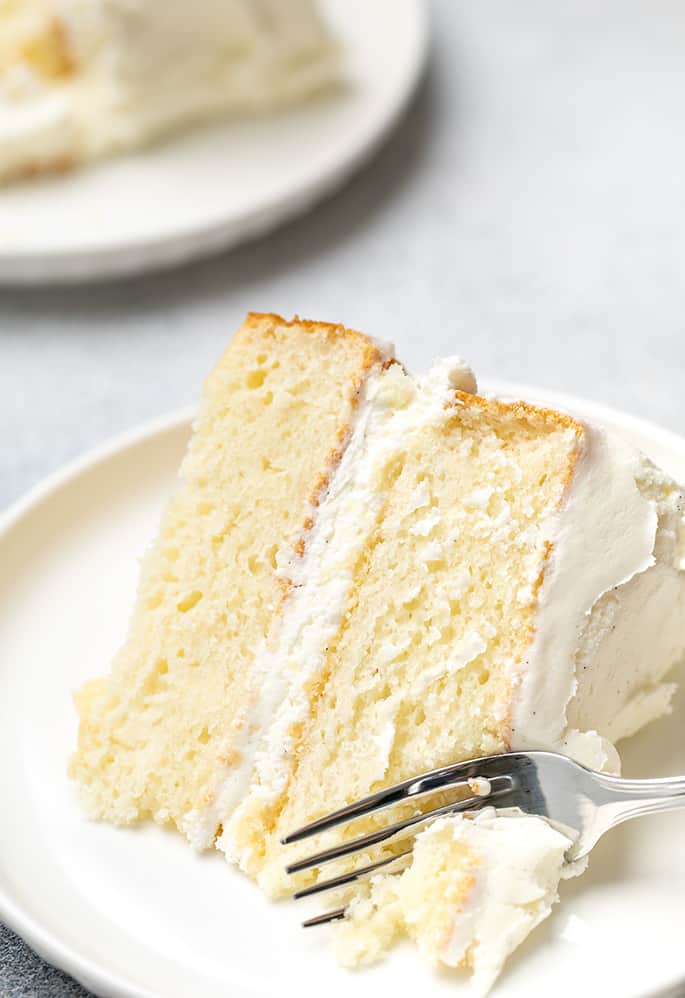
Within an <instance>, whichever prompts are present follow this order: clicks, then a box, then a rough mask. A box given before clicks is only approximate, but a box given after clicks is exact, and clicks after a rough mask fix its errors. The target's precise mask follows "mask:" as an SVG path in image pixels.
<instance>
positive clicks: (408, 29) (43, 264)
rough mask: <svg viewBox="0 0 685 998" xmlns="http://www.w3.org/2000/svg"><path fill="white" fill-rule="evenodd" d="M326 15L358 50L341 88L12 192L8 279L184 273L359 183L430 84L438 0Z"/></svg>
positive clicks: (3, 249) (391, 1) (4, 242)
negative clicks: (431, 5) (365, 165)
mask: <svg viewBox="0 0 685 998" xmlns="http://www.w3.org/2000/svg"><path fill="white" fill-rule="evenodd" d="M324 9H325V13H326V14H327V16H328V19H329V21H330V23H331V25H332V27H333V29H334V30H335V31H336V33H337V34H338V36H339V37H340V38H341V39H342V41H343V44H344V46H345V54H346V61H345V81H346V82H345V86H344V88H342V89H341V92H340V93H338V94H335V95H329V96H325V97H321V98H320V99H318V100H315V101H312V102H310V103H307V104H304V105H303V106H301V107H297V108H293V109H291V110H288V111H286V112H284V113H281V114H277V115H272V116H268V117H264V118H259V119H255V118H251V119H245V120H240V121H232V122H225V123H222V124H217V125H214V126H209V127H205V128H201V129H197V130H195V131H193V132H189V133H185V134H183V135H181V136H179V137H177V138H173V139H170V140H169V141H167V142H165V143H162V144H159V145H157V146H153V147H151V148H150V149H148V150H145V151H143V152H140V153H138V154H136V155H130V156H125V157H119V158H116V159H112V160H109V161H106V162H103V163H102V164H99V165H96V166H92V167H89V168H86V169H82V170H78V171H76V172H73V173H70V174H68V175H66V176H64V177H58V178H51V179H44V180H40V181H37V182H32V183H28V184H23V185H20V186H12V187H7V188H4V189H1V190H0V281H2V282H5V283H27V284H30V283H39V282H44V281H49V282H55V281H73V280H84V279H89V278H99V277H111V276H115V275H121V274H130V273H135V272H142V271H144V270H148V269H152V268H157V267H164V266H170V265H172V264H175V263H180V262H182V261H185V260H188V259H190V258H192V257H197V256H201V255H203V254H207V253H210V252H212V251H215V250H218V249H220V248H226V247H228V246H231V245H234V244H235V243H238V242H239V241H241V240H244V239H246V238H248V237H251V236H254V235H257V234H261V233H264V232H266V231H267V230H268V229H271V228H273V227H274V226H276V225H277V224H279V223H280V222H282V221H284V220H285V219H287V218H290V217H292V216H294V215H296V214H298V213H300V212H302V211H304V210H305V209H307V208H309V207H311V205H313V204H314V203H315V202H316V201H317V200H318V199H319V198H321V197H322V196H323V195H325V194H327V193H329V192H330V191H331V190H332V189H333V188H334V187H336V186H338V185H339V184H341V183H342V182H343V181H344V180H346V179H347V177H348V176H349V175H350V174H351V173H352V171H353V170H354V169H355V168H356V167H357V166H359V165H360V164H361V163H362V162H363V161H364V160H365V159H367V158H368V157H369V156H370V155H371V154H372V153H373V152H374V151H375V149H376V148H377V146H378V145H379V143H380V142H381V141H382V140H383V138H384V137H385V136H386V135H387V133H388V132H389V130H390V128H391V127H392V126H393V124H394V123H395V121H396V120H397V118H398V117H399V115H400V114H401V113H402V111H403V110H404V108H405V106H406V104H407V101H408V100H409V98H410V97H411V95H412V93H413V91H414V89H415V87H416V84H417V82H418V79H419V77H420V74H421V70H422V68H423V65H424V63H425V57H426V52H427V47H428V30H427V13H426V7H425V3H424V0H373V3H369V2H368V0H325V3H324Z"/></svg>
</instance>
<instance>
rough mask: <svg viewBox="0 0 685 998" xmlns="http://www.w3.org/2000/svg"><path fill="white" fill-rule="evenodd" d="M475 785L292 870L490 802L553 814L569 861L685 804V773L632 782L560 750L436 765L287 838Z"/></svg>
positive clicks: (343, 880)
mask: <svg viewBox="0 0 685 998" xmlns="http://www.w3.org/2000/svg"><path fill="white" fill-rule="evenodd" d="M460 787H464V788H466V787H468V788H470V789H471V796H470V797H466V798H465V799H463V800H460V801H457V802H453V803H449V804H445V805H443V806H441V807H438V808H435V809H433V810H432V811H425V812H420V813H417V814H414V815H413V816H412V817H410V818H406V819H405V820H403V821H397V822H395V823H393V824H390V825H387V826H386V827H384V828H381V829H379V830H377V831H374V832H371V833H369V834H368V835H363V836H361V837H359V838H355V839H351V840H349V841H346V842H342V843H340V844H339V845H336V846H333V847H332V848H330V849H325V850H323V851H322V852H318V853H315V854H314V855H312V856H307V857H306V858H304V859H300V860H297V861H296V862H294V863H291V864H290V865H289V866H287V867H286V870H287V872H288V873H290V874H292V873H299V872H300V871H302V870H310V869H313V868H319V867H322V866H324V865H325V864H326V863H330V862H332V861H333V860H336V859H341V858H342V857H344V856H352V855H353V854H354V853H356V852H359V851H361V850H365V849H368V848H370V847H372V846H375V845H378V844H380V843H381V842H387V841H388V840H390V839H394V838H396V837H401V836H402V835H403V834H406V833H408V832H412V831H414V830H415V829H416V830H418V828H419V827H420V826H421V825H422V824H424V823H425V822H427V821H431V820H432V819H434V818H437V817H439V816H440V815H444V814H456V813H458V812H464V811H478V810H480V809H481V808H483V807H496V808H508V807H518V808H520V809H521V810H522V811H525V812H527V813H528V814H536V815H539V816H540V817H542V818H546V819H547V820H548V821H549V822H550V823H551V824H553V825H554V826H555V827H556V828H558V829H559V830H560V831H562V832H563V833H564V834H565V835H567V836H568V837H569V838H570V839H571V840H572V841H573V845H572V846H571V847H570V848H569V850H568V852H567V854H566V858H567V860H568V861H569V862H573V861H575V860H579V859H582V858H583V857H585V856H587V854H588V853H589V852H590V850H591V849H592V847H593V846H594V845H595V844H596V842H597V841H598V840H599V839H600V838H601V836H602V835H604V833H605V832H607V831H609V829H610V828H614V827H615V826H616V825H619V824H621V822H623V821H627V820H628V819H629V818H638V817H640V816H641V815H643V814H652V813H654V812H655V811H674V810H676V809H678V808H685V776H676V777H666V778H665V779H655V780H626V779H623V778H621V777H618V776H607V775H606V774H604V773H596V772H593V771H592V770H590V769H585V767H584V766H580V765H579V764H578V763H576V762H573V761H572V760H571V759H568V758H567V757H566V756H563V755H557V754H556V753H555V752H509V753H507V754H504V755H493V756H486V757H485V758H482V759H472V760H470V761H468V762H460V763H457V764H456V765H454V766H445V767H443V768H442V769H434V770H431V771H430V772H428V773H423V774H422V775H421V776H416V777H414V778H413V779H411V780H405V781H404V782H403V783H397V784H395V786H392V787H387V788H386V789H385V790H381V791H379V792H378V793H375V794H371V796H370V797H364V798H363V800H360V801H357V802H356V803H353V804H348V805H347V806H346V807H342V808H340V809H339V810H338V811H333V812H332V814H328V815H325V816H324V817H323V818H319V819H318V820H317V821H313V822H312V823H311V824H309V825H305V827H304V828H300V829H298V830H297V831H295V832H292V833H291V834H290V835H286V837H285V838H284V839H283V840H282V841H283V844H284V845H287V844H288V843H291V842H299V841H301V840H303V839H307V838H309V837H310V836H312V835H317V834H319V833H321V832H325V831H328V830H329V829H331V828H335V827H337V826H338V825H343V824H347V823H348V822H351V821H356V820H357V819H358V818H363V817H365V816H367V815H369V814H373V813H374V812H376V811H381V810H383V809H384V808H387V807H391V806H392V805H393V804H398V803H400V802H406V801H411V800H413V799H414V798H418V797H425V796H426V795H427V794H431V793H435V792H436V791H439V790H441V791H444V790H451V789H457V788H460ZM410 855H411V846H410V847H409V848H407V849H404V850H403V851H402V852H399V853H396V854H395V855H393V856H390V857H386V858H384V859H381V860H379V861H378V862H376V863H370V864H368V865H366V866H363V867H360V868H358V869H356V870H353V871H352V872H350V873H344V874H341V875H340V876H337V877H333V878H331V879H330V880H324V881H322V882H319V883H315V884H313V885H312V886H311V887H305V888H304V889H303V890H300V891H297V892H296V893H295V894H294V895H293V896H294V897H295V898H302V897H307V896H308V895H311V894H319V893H321V892H322V891H327V890H331V889H333V888H336V887H343V886H345V885H346V884H350V883H352V882H354V881H356V880H359V879H360V878H362V877H365V876H369V875H370V874H372V873H374V872H375V871H377V870H379V869H381V868H383V867H388V866H390V865H391V864H394V863H397V862H398V861H400V860H404V861H405V863H406V861H407V857H408V856H410ZM344 915H345V909H344V908H337V909H336V910H335V911H328V912H324V914H322V915H317V916H316V917H315V918H310V919H307V921H306V922H303V923H302V924H303V925H305V926H311V925H322V924H323V923H325V922H331V921H335V920H336V919H339V918H343V917H344Z"/></svg>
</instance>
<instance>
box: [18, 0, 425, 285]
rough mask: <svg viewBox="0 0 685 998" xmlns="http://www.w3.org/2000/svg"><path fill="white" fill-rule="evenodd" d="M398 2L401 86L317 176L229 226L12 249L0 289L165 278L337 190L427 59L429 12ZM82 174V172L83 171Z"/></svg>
mask: <svg viewBox="0 0 685 998" xmlns="http://www.w3.org/2000/svg"><path fill="white" fill-rule="evenodd" d="M336 2H338V0H336ZM405 2H406V4H407V8H406V9H407V11H408V12H409V16H410V17H411V18H412V19H413V47H412V50H411V53H410V58H408V59H407V63H406V71H405V73H404V77H403V80H402V85H401V86H400V87H399V88H398V89H397V92H396V93H395V94H394V97H393V100H392V101H391V102H389V103H386V104H384V106H383V108H382V113H381V114H380V115H379V116H378V117H377V118H375V119H374V121H373V122H372V124H371V126H370V127H368V128H367V129H366V130H364V131H361V132H360V133H359V134H358V136H356V138H354V139H353V141H352V142H350V143H347V144H346V145H345V146H342V147H341V149H340V153H339V156H338V157H337V159H336V160H334V161H333V162H332V163H331V164H330V165H328V166H326V167H324V168H322V170H321V172H320V173H319V174H318V175H315V176H314V177H310V178H306V179H304V180H299V181H298V182H297V184H293V185H292V187H291V188H290V189H289V190H278V191H275V192H272V193H271V194H270V195H269V197H268V198H265V199H262V200H261V201H260V202H259V203H258V204H256V205H252V206H250V207H249V208H247V209H246V210H245V211H244V212H241V213H239V214H237V215H234V216H232V217H231V218H228V219H226V218H224V219H223V220H219V221H215V222H205V223H202V224H199V225H195V226H193V225H192V224H190V225H185V226H183V227H182V228H180V229H179V230H178V231H177V232H175V233H173V234H166V235H165V234H162V235H157V236H155V235H154V234H153V235H151V236H145V237H143V238H138V239H134V240H132V241H127V240H126V238H123V239H122V238H118V239H113V240H111V241H110V242H109V243H108V244H107V245H106V246H104V247H101V248H99V249H98V248H95V249H94V248H88V247H85V248H75V249H68V250H44V251H41V250H38V251H36V250H35V249H31V250H23V249H22V248H21V247H18V248H17V249H14V250H12V251H11V252H7V253H6V252H3V251H2V250H0V287H3V286H4V287H12V286H17V287H22V286H24V287H26V286H29V287H30V286H38V285H68V284H73V283H81V282H84V283H85V282H91V281H102V280H116V279H117V278H121V277H127V276H133V275H141V274H145V273H149V272H157V271H163V270H167V269H169V268H171V267H175V266H179V265H181V264H184V263H189V262H191V261H192V260H196V259H203V258H205V257H209V256H212V255H213V254H216V253H218V252H220V251H226V250H229V249H232V248H235V247H236V246H237V245H239V244H241V243H243V242H247V241H250V240H252V239H255V238H258V237H260V236H264V235H266V234H267V233H268V232H270V231H272V230H274V229H276V228H278V227H280V226H281V225H283V224H284V223H286V222H288V221H292V220H294V219H295V218H296V217H298V216H300V215H301V214H304V213H305V212H307V211H309V210H310V209H312V208H314V207H315V206H316V205H317V204H318V203H319V202H320V201H322V200H323V199H325V198H326V197H327V196H328V195H331V194H333V193H334V192H335V191H336V190H339V189H340V188H341V187H343V186H344V185H345V183H346V182H347V181H348V180H350V179H351V178H352V177H353V176H354V174H355V173H356V172H358V171H359V170H360V169H362V167H363V166H364V165H365V164H366V163H368V162H369V161H370V160H371V159H372V158H373V156H374V155H375V154H376V152H377V151H378V150H379V149H380V148H381V147H382V146H383V144H384V143H385V142H386V140H387V139H388V138H389V136H390V135H391V133H392V131H393V130H394V128H395V127H396V126H397V125H398V124H399V123H400V122H401V120H402V118H403V116H404V114H405V112H406V110H407V108H408V106H409V103H410V101H411V99H412V97H413V95H414V93H415V92H416V90H417V88H418V86H419V83H420V81H421V79H422V77H423V75H424V73H425V70H426V66H427V64H428V55H429V51H430V38H431V31H430V29H431V16H430V12H429V9H428V6H427V4H426V3H425V2H424V0H405ZM222 125H223V126H225V125H226V120H223V121H222V120H221V119H217V120H215V121H214V122H211V121H210V122H207V123H205V125H204V126H202V127H206V128H208V129H211V128H220V127H222ZM192 133H193V129H192V128H190V129H187V130H185V131H184V132H181V134H180V135H179V136H178V137H177V138H178V141H183V137H184V134H189V135H192ZM174 139H176V137H175V136H174ZM135 154H136V150H131V151H130V153H129V156H131V157H135ZM83 168H84V169H87V168H88V164H85V165H84V167H83ZM0 194H1V191H0Z"/></svg>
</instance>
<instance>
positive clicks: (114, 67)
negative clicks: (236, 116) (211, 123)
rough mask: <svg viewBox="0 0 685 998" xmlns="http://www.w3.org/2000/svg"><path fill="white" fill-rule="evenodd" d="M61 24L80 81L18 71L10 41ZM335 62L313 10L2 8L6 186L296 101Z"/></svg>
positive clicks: (1, 136) (95, 3)
mask: <svg viewBox="0 0 685 998" xmlns="http://www.w3.org/2000/svg"><path fill="white" fill-rule="evenodd" d="M19 17H21V19H22V21H21V22H19ZM53 25H57V26H58V30H59V37H60V38H61V39H62V41H63V43H64V46H65V52H66V53H67V57H68V61H69V63H70V65H71V71H70V72H68V73H63V74H61V75H52V76H51V75H50V74H49V73H48V72H45V71H44V70H41V69H40V67H39V66H38V65H36V64H34V63H32V62H31V61H29V60H28V59H25V58H22V55H21V51H18V52H16V53H14V60H12V58H11V57H12V51H11V45H12V39H11V38H10V37H9V33H10V32H12V38H13V37H14V34H16V35H17V36H18V39H17V48H20V45H19V44H18V43H19V42H21V40H22V38H27V39H28V40H29V41H31V39H34V38H40V36H41V34H42V35H44V36H47V37H49V32H50V31H51V30H52V28H51V26H53ZM8 47H9V54H8V52H7V51H6V50H7V48H8ZM3 52H4V55H5V65H6V68H5V71H4V72H3V70H2V66H3V59H2V58H1V57H2V55H3ZM8 58H9V59H10V64H9V65H7V60H8ZM337 62H338V59H337V49H336V46H335V45H334V44H333V43H332V42H331V40H330V38H329V37H328V35H327V33H326V32H325V30H324V28H323V26H322V24H321V22H320V21H319V19H318V16H317V13H316V6H315V3H314V2H313V0H289V2H288V3H287V4H283V3H280V2H278V0H260V2H259V3H257V2H255V0H198V2H197V3H188V2H187V0H53V2H51V3H49V4H46V3H45V0H32V2H31V3H29V0H22V4H21V11H20V14H19V15H14V16H13V17H12V16H11V15H8V14H6V13H4V12H3V10H2V9H1V6H0V178H2V177H3V176H11V175H12V174H14V173H17V172H20V171H21V170H23V169H27V168H30V167H32V166H36V165H40V164H46V165H49V164H50V163H53V162H55V161H60V160H68V161H73V162H80V161H82V160H84V159H89V158H92V157H95V156H100V155H103V154H105V153H109V152H111V151H114V150H118V149H122V148H130V147H133V146H137V145H140V144H142V143H144V142H146V141H148V140H149V139H150V138H153V137H155V136H157V135H158V134H160V133H161V132H165V131H168V130H170V129H172V128H175V127H178V126H181V125H183V124H185V123H188V122H190V121H194V120H197V119H200V118H205V117H208V116H210V115H216V114H219V113H225V112H244V111H256V110H263V109H265V108H271V107H274V106H278V105H282V104H285V103H288V102H290V101H293V100H297V99H299V98H301V97H304V96H306V95H308V94H311V93H312V92H314V91H315V90H317V89H320V88H321V87H322V86H324V85H325V84H328V83H330V82H331V81H332V79H333V78H334V76H335V74H336V70H337Z"/></svg>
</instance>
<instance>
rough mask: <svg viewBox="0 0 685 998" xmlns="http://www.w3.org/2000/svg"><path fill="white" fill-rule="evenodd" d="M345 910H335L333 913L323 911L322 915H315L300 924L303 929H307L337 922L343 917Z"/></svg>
mask: <svg viewBox="0 0 685 998" xmlns="http://www.w3.org/2000/svg"><path fill="white" fill-rule="evenodd" d="M345 911H346V909H345V908H336V909H335V911H324V913H323V915H315V916H314V918H308V919H306V920H305V921H304V922H303V923H302V928H303V929H308V928H310V927H311V926H314V925H325V924H326V922H337V921H339V919H341V918H344V917H345Z"/></svg>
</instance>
